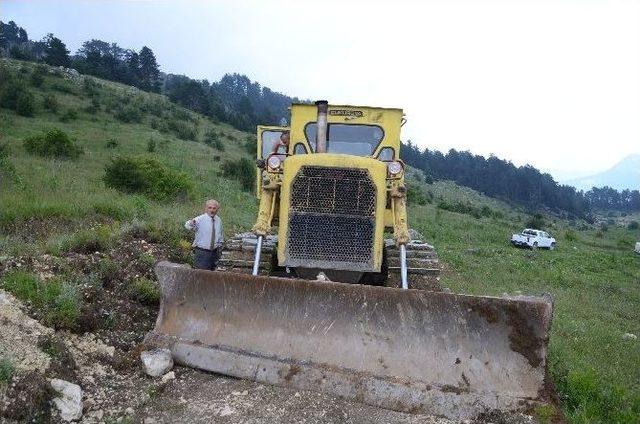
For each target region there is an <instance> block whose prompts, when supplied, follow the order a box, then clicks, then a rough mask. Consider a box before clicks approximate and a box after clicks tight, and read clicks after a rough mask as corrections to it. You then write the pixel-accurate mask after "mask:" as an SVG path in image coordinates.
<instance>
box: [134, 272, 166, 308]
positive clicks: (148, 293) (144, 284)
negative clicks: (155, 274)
mask: <svg viewBox="0 0 640 424" xmlns="http://www.w3.org/2000/svg"><path fill="white" fill-rule="evenodd" d="M129 295H130V296H131V297H132V298H133V299H135V300H137V301H138V302H140V303H142V304H145V305H157V304H158V302H160V289H159V288H158V285H157V284H156V283H154V282H153V281H151V280H149V279H148V278H144V277H143V278H136V279H135V280H133V281H132V282H131V285H130V286H129Z"/></svg>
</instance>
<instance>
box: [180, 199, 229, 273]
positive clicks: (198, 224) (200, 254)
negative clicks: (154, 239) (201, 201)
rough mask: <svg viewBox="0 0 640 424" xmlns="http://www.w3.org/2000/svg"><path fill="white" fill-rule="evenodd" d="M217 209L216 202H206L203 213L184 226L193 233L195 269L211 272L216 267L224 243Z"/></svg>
mask: <svg viewBox="0 0 640 424" xmlns="http://www.w3.org/2000/svg"><path fill="white" fill-rule="evenodd" d="M218 209H220V204H219V203H218V201H217V200H214V199H210V200H207V202H206V203H205V211H204V213H203V214H202V215H198V216H196V217H195V218H193V219H190V220H188V221H187V222H185V224H184V227H185V228H186V229H187V230H191V231H195V237H194V240H193V252H194V256H195V260H194V266H195V267H196V268H199V269H208V270H210V271H213V270H214V269H216V266H217V265H218V259H220V251H221V250H222V243H223V241H224V236H223V234H222V220H221V219H220V217H219V216H218Z"/></svg>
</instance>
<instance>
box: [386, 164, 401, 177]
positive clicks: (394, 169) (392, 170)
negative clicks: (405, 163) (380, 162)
mask: <svg viewBox="0 0 640 424" xmlns="http://www.w3.org/2000/svg"><path fill="white" fill-rule="evenodd" d="M387 170H388V171H389V174H390V175H393V176H396V175H399V174H400V173H401V172H402V164H401V163H400V162H396V161H393V162H389V164H388V165H387Z"/></svg>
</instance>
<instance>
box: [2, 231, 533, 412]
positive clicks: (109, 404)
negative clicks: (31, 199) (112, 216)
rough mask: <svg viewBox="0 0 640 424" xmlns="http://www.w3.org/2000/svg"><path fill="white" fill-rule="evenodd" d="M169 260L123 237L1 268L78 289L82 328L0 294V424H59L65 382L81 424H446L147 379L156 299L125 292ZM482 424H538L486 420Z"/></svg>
mask: <svg viewBox="0 0 640 424" xmlns="http://www.w3.org/2000/svg"><path fill="white" fill-rule="evenodd" d="M85 250H87V249H85ZM171 257H172V252H171V251H170V250H169V249H168V248H167V247H166V246H164V245H161V244H154V243H149V242H147V241H145V240H144V238H140V237H129V238H126V239H124V240H123V241H122V242H121V243H119V244H118V245H117V246H116V247H115V248H113V249H111V250H110V251H109V252H108V253H101V252H91V251H84V252H82V251H81V252H74V253H68V254H65V255H63V256H60V257H56V256H50V255H40V256H35V257H33V256H31V257H3V258H0V276H1V275H4V274H5V273H7V272H11V271H12V270H25V271H29V272H33V273H35V274H37V275H38V276H40V278H42V279H43V280H45V281H46V280H47V279H50V278H52V277H56V276H59V275H65V276H71V275H73V276H74V277H73V278H76V280H77V281H81V282H82V281H84V283H83V284H82V286H81V294H82V298H83V307H82V311H81V317H80V320H79V322H78V323H77V325H76V326H73V327H71V328H65V329H61V328H59V329H56V328H51V327H50V326H47V325H43V322H45V321H44V319H43V316H42V311H39V310H38V309H37V308H34V307H33V305H29V304H28V303H23V302H21V301H19V300H18V299H16V298H15V297H14V296H12V295H11V294H9V293H8V292H6V291H3V290H0V357H5V358H8V359H9V360H10V361H11V363H12V364H13V366H14V367H15V372H14V373H13V376H12V377H11V379H10V381H9V382H8V383H5V384H2V383H0V422H9V423H11V422H26V421H32V422H61V421H63V416H61V413H60V407H58V406H56V405H59V404H60V403H61V402H62V403H64V402H65V401H68V402H71V403H73V401H72V399H71V400H70V399H67V398H66V397H65V396H63V395H62V394H61V393H59V392H57V391H56V390H54V388H53V387H52V384H51V381H52V379H61V380H63V381H66V382H69V383H73V384H76V385H77V386H79V387H80V389H81V391H82V392H81V403H80V402H79V403H78V404H79V408H80V411H81V418H79V421H81V422H84V423H113V422H141V423H163V422H225V423H273V422H282V423H288V422H304V423H335V422H344V423H373V422H379V423H400V422H403V423H404V422H407V423H429V424H433V423H452V421H449V420H446V419H443V418H436V417H432V416H426V415H411V414H404V413H399V412H394V411H389V410H384V409H379V408H375V407H371V406H368V405H363V404H360V403H355V402H350V401H347V400H344V399H340V398H337V397H334V396H330V395H327V394H321V393H315V392H306V391H294V390H289V389H286V388H278V387H273V386H268V385H263V384H259V383H255V382H251V381H244V380H238V379H234V378H230V377H226V376H220V375H216V374H211V373H205V372H201V371H197V370H193V369H189V368H184V367H174V369H173V371H172V372H169V373H168V374H166V375H164V376H163V377H157V378H152V377H148V376H147V375H145V374H144V372H143V371H142V367H141V364H140V359H139V358H140V353H141V352H142V351H143V350H144V346H143V344H142V341H143V338H144V336H145V334H146V333H147V332H148V331H149V330H150V329H151V328H152V327H153V324H154V322H155V318H156V314H157V308H158V304H157V299H153V298H144V297H143V298H141V297H140V296H139V295H135V293H132V292H131V290H130V289H129V285H130V284H131V282H132V281H135V280H136V279H140V278H146V279H149V280H150V281H153V280H154V275H153V265H154V263H155V262H156V261H157V260H162V259H170V258H171ZM65 399H66V400H65ZM478 422H495V423H532V422H534V421H533V420H532V419H531V418H530V417H528V416H524V415H517V416H510V417H505V416H503V415H502V414H489V415H487V416H486V417H484V418H483V419H482V420H480V421H478Z"/></svg>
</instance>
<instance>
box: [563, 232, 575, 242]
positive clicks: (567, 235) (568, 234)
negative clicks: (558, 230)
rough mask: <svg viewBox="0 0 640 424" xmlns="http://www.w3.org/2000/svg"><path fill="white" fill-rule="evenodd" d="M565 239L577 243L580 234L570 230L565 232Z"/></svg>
mask: <svg viewBox="0 0 640 424" xmlns="http://www.w3.org/2000/svg"><path fill="white" fill-rule="evenodd" d="M564 238H565V239H566V240H567V241H576V240H578V234H577V233H576V232H575V231H573V230H572V229H568V230H567V231H565V232H564Z"/></svg>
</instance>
